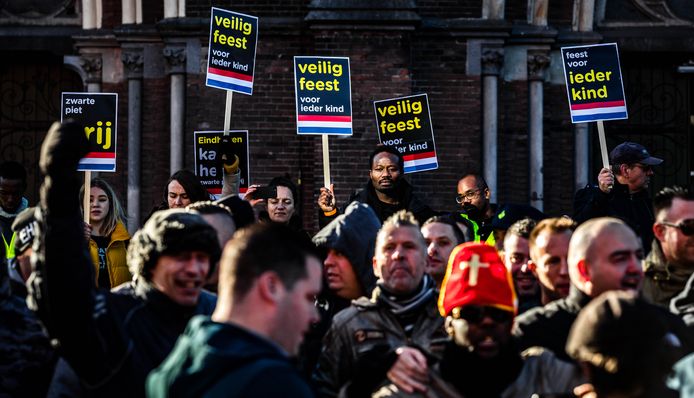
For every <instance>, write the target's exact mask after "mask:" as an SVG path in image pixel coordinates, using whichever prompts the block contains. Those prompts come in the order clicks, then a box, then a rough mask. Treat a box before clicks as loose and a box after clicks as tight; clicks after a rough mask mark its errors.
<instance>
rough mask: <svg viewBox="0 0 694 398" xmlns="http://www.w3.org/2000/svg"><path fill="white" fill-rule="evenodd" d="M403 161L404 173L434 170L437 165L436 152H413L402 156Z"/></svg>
mask: <svg viewBox="0 0 694 398" xmlns="http://www.w3.org/2000/svg"><path fill="white" fill-rule="evenodd" d="M402 158H403V160H404V161H405V165H404V166H405V173H411V172H413V171H423V170H434V169H437V168H438V167H439V163H438V161H437V159H436V152H434V151H432V152H424V153H415V154H412V155H405V156H403V157H402Z"/></svg>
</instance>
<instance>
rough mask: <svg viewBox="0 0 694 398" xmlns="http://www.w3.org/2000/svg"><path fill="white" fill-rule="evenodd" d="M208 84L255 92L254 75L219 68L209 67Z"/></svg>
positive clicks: (249, 92)
mask: <svg viewBox="0 0 694 398" xmlns="http://www.w3.org/2000/svg"><path fill="white" fill-rule="evenodd" d="M207 85H208V86H213V87H217V88H221V89H225V90H235V91H240V92H243V93H245V94H253V76H249V75H244V74H241V73H235V72H230V71H226V70H222V69H217V68H208V70H207Z"/></svg>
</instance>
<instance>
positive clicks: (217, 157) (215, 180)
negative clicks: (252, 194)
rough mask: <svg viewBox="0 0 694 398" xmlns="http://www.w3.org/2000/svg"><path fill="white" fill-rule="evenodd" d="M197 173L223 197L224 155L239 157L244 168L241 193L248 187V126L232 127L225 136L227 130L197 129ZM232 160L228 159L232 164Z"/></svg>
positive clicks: (215, 193) (203, 181)
mask: <svg viewBox="0 0 694 398" xmlns="http://www.w3.org/2000/svg"><path fill="white" fill-rule="evenodd" d="M193 137H194V140H195V143H194V145H193V146H194V148H195V175H197V176H198V178H199V179H200V183H202V185H203V186H204V187H205V188H206V189H207V192H209V193H211V194H212V195H214V196H215V198H217V199H218V198H219V196H220V195H221V194H222V185H223V176H224V174H223V171H224V169H223V166H222V163H223V162H224V159H223V157H222V156H223V155H226V156H227V157H229V158H231V157H232V156H236V158H238V162H239V163H238V165H239V171H240V176H239V177H240V189H239V194H241V195H243V194H245V193H246V191H247V190H248V184H249V180H248V176H249V175H250V173H249V167H248V165H249V162H248V130H232V131H229V132H228V134H227V135H226V136H225V135H224V132H223V131H195V132H194V133H193ZM231 163H233V161H232V162H227V164H231Z"/></svg>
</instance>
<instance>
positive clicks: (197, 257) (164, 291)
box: [27, 122, 221, 397]
mask: <svg viewBox="0 0 694 398" xmlns="http://www.w3.org/2000/svg"><path fill="white" fill-rule="evenodd" d="M87 144H88V143H87V139H86V136H85V135H84V134H83V129H82V127H81V126H79V125H77V124H76V123H72V122H67V123H63V124H60V123H54V124H53V126H52V127H51V128H50V130H49V131H48V134H47V136H46V139H45V140H44V142H43V145H42V147H41V158H40V162H39V166H40V168H41V172H42V173H43V174H44V175H45V178H44V181H43V184H42V186H41V195H40V198H41V200H40V202H41V204H40V209H39V211H37V214H36V215H37V220H38V225H39V234H38V243H35V246H34V247H36V248H37V251H36V252H35V253H34V254H35V258H34V264H33V272H32V275H31V276H30V278H29V297H28V300H27V301H28V303H29V304H30V307H31V308H32V309H33V310H34V311H36V313H37V314H38V316H39V318H40V319H41V321H42V322H43V324H44V325H45V327H46V329H47V330H48V334H49V336H50V337H51V338H53V339H56V340H57V341H58V342H59V344H60V351H59V353H60V355H61V357H62V358H63V359H65V361H66V362H67V364H68V365H69V366H70V367H71V368H72V369H73V370H74V373H75V374H76V375H77V377H79V382H80V385H81V387H82V388H83V389H84V390H85V395H86V396H98V397H124V396H128V397H142V396H144V394H145V389H144V383H145V378H146V376H147V374H148V373H149V372H150V371H151V370H152V369H153V368H155V367H156V366H157V365H159V363H160V362H161V361H162V360H163V359H164V358H165V357H166V355H168V353H169V351H170V350H171V348H172V347H173V346H174V344H175V341H176V339H177V338H178V336H179V335H180V334H181V333H182V332H183V331H184V330H185V327H186V325H187V323H188V320H189V319H190V318H191V317H192V316H193V315H195V314H211V313H212V311H213V309H214V307H215V298H214V296H213V295H211V294H209V293H206V292H204V291H203V290H202V287H203V284H204V282H205V278H206V277H207V274H208V273H209V272H210V270H211V269H212V267H214V264H216V262H217V260H218V258H219V255H220V252H221V249H220V247H219V242H218V240H217V234H216V232H215V230H214V229H213V228H212V227H211V226H210V225H209V224H207V223H206V222H205V221H204V220H203V218H202V217H201V216H200V215H199V214H197V213H193V212H188V211H186V210H184V209H170V210H164V211H161V212H157V213H154V215H152V217H151V218H150V220H149V221H148V222H147V223H146V224H145V226H144V227H143V228H142V229H140V230H139V231H138V232H136V233H135V235H134V236H133V238H132V239H131V241H130V246H129V248H128V265H129V267H130V270H131V273H132V274H133V275H136V279H135V281H133V282H131V283H129V284H123V285H121V286H120V287H119V288H118V289H116V290H113V291H110V292H109V291H107V290H105V289H97V288H96V286H95V285H94V265H93V263H92V261H91V258H90V256H89V252H88V248H87V242H86V241H85V240H84V228H83V223H82V217H81V215H80V207H79V201H78V200H76V199H75V198H77V197H78V192H79V188H80V185H81V184H80V179H79V176H78V174H77V172H76V170H77V165H78V162H79V159H80V158H82V156H83V155H84V154H85V153H86V152H87Z"/></svg>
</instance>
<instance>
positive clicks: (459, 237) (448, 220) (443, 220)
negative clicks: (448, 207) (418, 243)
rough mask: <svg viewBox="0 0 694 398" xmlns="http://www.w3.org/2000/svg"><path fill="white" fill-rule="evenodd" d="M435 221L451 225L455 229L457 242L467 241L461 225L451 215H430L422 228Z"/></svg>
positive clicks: (454, 233)
mask: <svg viewBox="0 0 694 398" xmlns="http://www.w3.org/2000/svg"><path fill="white" fill-rule="evenodd" d="M433 223H441V224H446V225H449V226H450V227H451V228H452V229H453V235H455V238H456V240H457V241H458V242H457V244H458V245H459V244H461V243H465V235H463V231H461V230H460V227H459V226H458V224H457V223H456V222H455V220H453V219H452V218H451V217H446V216H433V217H429V218H428V219H427V220H426V221H424V224H422V228H424V227H425V226H427V225H429V224H433Z"/></svg>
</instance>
